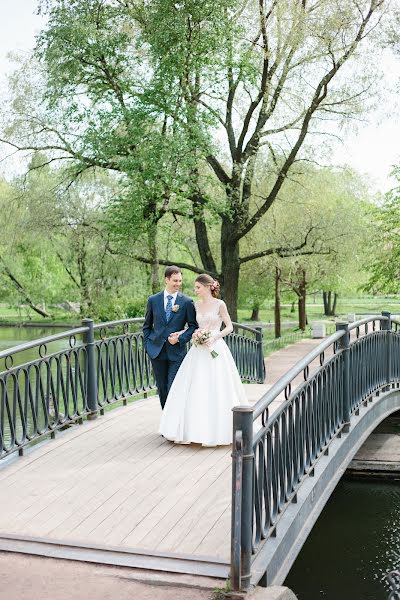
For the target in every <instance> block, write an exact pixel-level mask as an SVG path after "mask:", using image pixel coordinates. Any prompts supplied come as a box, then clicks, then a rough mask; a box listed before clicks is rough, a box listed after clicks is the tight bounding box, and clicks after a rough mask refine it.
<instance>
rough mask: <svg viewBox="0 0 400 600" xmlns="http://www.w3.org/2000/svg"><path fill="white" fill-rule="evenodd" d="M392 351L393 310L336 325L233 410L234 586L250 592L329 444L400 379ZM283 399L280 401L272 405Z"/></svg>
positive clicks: (396, 338) (399, 340) (395, 335)
mask: <svg viewBox="0 0 400 600" xmlns="http://www.w3.org/2000/svg"><path fill="white" fill-rule="evenodd" d="M394 348H395V349H396V351H397V350H400V324H399V323H397V322H395V321H393V320H392V319H391V317H390V314H389V313H383V314H382V315H381V316H376V317H371V318H368V319H364V320H362V321H358V322H356V323H352V324H351V325H349V324H347V323H338V324H337V331H336V332H335V333H334V334H333V335H331V336H330V337H328V338H327V339H325V340H324V341H323V342H321V344H319V346H318V347H317V348H315V349H314V350H313V351H311V352H310V353H309V354H307V355H306V356H305V357H304V358H303V359H302V360H300V361H299V362H298V363H297V364H296V365H295V366H294V367H292V368H291V369H290V370H289V371H288V372H287V373H286V374H285V375H284V376H283V377H282V378H281V379H280V380H279V381H278V382H277V383H276V384H275V385H274V386H273V387H272V388H271V389H270V390H269V391H268V392H267V393H266V394H265V395H264V396H263V398H261V399H260V400H259V401H258V402H257V403H256V404H255V405H254V406H253V407H235V408H234V409H233V410H234V419H233V453H232V460H233V475H232V477H233V480H234V481H235V485H234V486H233V492H232V515H234V514H235V515H236V517H235V518H232V532H231V536H232V549H231V581H232V587H233V589H235V590H247V589H249V586H250V578H251V565H252V562H253V560H254V559H255V557H256V556H257V554H258V552H259V551H260V549H261V547H262V546H263V545H264V544H265V543H268V539H269V538H270V537H271V536H275V535H276V528H277V526H278V523H279V520H280V518H281V517H282V516H283V514H284V512H285V511H286V509H287V508H288V507H289V506H290V504H291V503H292V502H296V497H297V496H296V495H297V492H298V490H299V488H300V486H301V485H302V483H303V482H304V481H305V479H306V478H307V477H308V476H310V475H312V474H313V472H314V468H315V465H316V464H317V462H318V461H319V460H320V459H321V457H322V456H323V455H324V454H327V453H328V448H329V445H330V444H331V443H332V441H333V440H334V439H335V438H336V437H338V436H340V435H341V434H342V432H346V431H348V428H349V422H350V418H351V415H352V414H353V413H357V411H358V410H359V408H360V405H361V404H362V403H365V402H368V399H369V398H370V397H371V396H372V395H373V394H374V393H379V390H382V389H385V388H386V386H388V384H389V383H390V382H391V381H393V380H398V379H399V375H400V367H399V365H398V363H399V361H398V360H396V361H393V360H392V352H393V349H394ZM397 356H398V355H397ZM292 388H295V389H294V391H292ZM277 400H279V401H280V404H279V405H278V406H275V407H272V403H273V402H274V401H277ZM238 461H239V462H240V464H241V465H242V466H241V477H240V478H239V479H238V478H237V472H238V470H237V462H238ZM238 504H240V507H241V508H240V516H239V517H238V515H237V513H238V509H237V505H238ZM237 539H240V540H241V542H240V552H239V549H238V545H237V542H236V540H237Z"/></svg>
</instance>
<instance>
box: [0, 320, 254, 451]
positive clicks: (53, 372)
mask: <svg viewBox="0 0 400 600" xmlns="http://www.w3.org/2000/svg"><path fill="white" fill-rule="evenodd" d="M143 321H144V319H142V318H141V319H126V320H120V321H110V322H107V323H100V324H96V325H94V323H93V321H92V320H91V319H84V320H83V321H82V327H78V328H75V329H71V330H69V331H64V332H61V333H58V334H56V335H52V336H48V337H45V338H41V339H39V340H34V341H32V342H27V343H25V344H21V345H19V346H15V347H12V348H9V349H8V350H4V351H2V352H0V393H1V401H0V458H2V457H4V456H7V455H8V454H11V453H12V452H16V451H18V452H19V453H20V454H23V449H24V447H25V446H26V445H27V444H30V443H32V442H35V441H36V440H38V439H41V438H43V437H44V436H49V435H50V436H51V437H54V436H55V434H56V431H57V430H58V429H61V428H63V427H65V426H67V425H69V424H72V423H75V422H77V421H78V422H82V420H83V418H84V417H85V418H88V419H91V418H96V417H97V415H98V413H100V414H104V410H105V408H106V407H107V406H108V405H111V404H114V403H117V402H122V403H124V404H126V403H127V400H128V399H129V398H134V397H137V396H140V395H143V396H146V395H147V393H148V392H149V391H150V390H153V389H155V387H156V386H155V380H154V376H153V371H152V367H151V363H150V360H149V358H148V356H147V354H146V352H145V349H144V344H143V332H142V324H143ZM234 327H235V330H234V332H233V333H232V334H231V335H230V336H229V337H228V339H227V342H228V345H229V346H230V348H231V349H232V352H233V356H234V358H235V360H236V364H237V366H238V370H239V373H240V375H241V377H242V379H243V380H244V381H249V382H252V381H260V382H261V381H264V360H263V355H262V333H261V329H251V328H250V327H246V326H243V325H240V324H238V323H235V324H234ZM55 342H56V343H63V344H64V343H65V346H66V347H65V348H62V349H61V350H60V349H59V348H57V349H55V348H54V343H55ZM27 351H29V352H30V354H32V352H33V353H34V356H33V357H32V356H29V357H28V358H27V355H26V352H27ZM36 353H37V354H36Z"/></svg>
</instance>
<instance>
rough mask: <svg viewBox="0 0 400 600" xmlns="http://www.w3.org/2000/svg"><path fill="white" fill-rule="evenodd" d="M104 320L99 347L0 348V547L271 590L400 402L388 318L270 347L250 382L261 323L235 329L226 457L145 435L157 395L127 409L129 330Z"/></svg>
mask: <svg viewBox="0 0 400 600" xmlns="http://www.w3.org/2000/svg"><path fill="white" fill-rule="evenodd" d="M107 326H108V324H106V325H104V324H103V325H102V326H101V330H102V331H103V333H102V334H101V335H100V339H98V340H97V341H96V340H95V338H94V335H93V333H94V328H93V324H92V325H89V326H88V325H84V326H83V327H82V328H81V330H75V332H74V333H73V334H70V333H69V332H68V334H65V333H64V334H59V337H63V335H64V336H65V335H69V346H70V347H69V348H68V349H66V350H62V351H59V350H58V351H55V352H50V353H49V352H48V351H47V343H48V342H50V341H51V342H54V341H55V339H54V338H55V337H57V336H52V339H51V340H50V339H49V340H48V341H46V340H40V341H39V342H38V343H37V347H38V349H39V355H40V358H39V359H36V360H34V361H31V362H28V363H26V362H24V361H22V364H14V355H13V351H12V350H9V351H4V352H3V353H0V359H2V358H3V359H4V360H5V367H4V370H3V372H2V373H1V378H0V383H1V385H2V404H1V407H0V408H1V411H0V417H1V419H0V423H1V430H0V433H1V443H2V452H3V459H2V460H1V462H0V494H1V497H2V511H1V513H0V550H8V551H13V552H22V553H27V554H36V555H40V556H49V557H57V558H65V559H71V560H78V561H85V562H95V563H101V564H109V565H120V566H129V567H134V568H140V569H147V570H153V571H158V572H166V573H184V574H191V575H193V576H198V577H200V576H208V577H212V578H215V580H216V582H217V581H218V582H221V581H223V580H225V579H227V578H228V577H229V576H230V577H231V583H232V585H233V587H234V589H242V590H247V589H249V588H250V586H251V585H256V584H261V585H271V584H280V583H282V582H283V580H284V578H285V576H286V574H287V572H288V570H289V569H290V565H291V564H292V562H293V561H294V559H295V557H296V555H297V553H298V551H299V550H300V548H301V546H302V544H303V542H304V540H305V539H306V537H307V535H308V533H309V531H310V529H311V527H312V526H313V523H314V522H315V520H316V519H317V517H318V515H319V514H320V512H321V510H322V509H323V506H324V504H325V502H326V501H327V499H328V498H329V495H330V493H331V492H332V491H333V489H334V487H335V485H336V483H337V481H338V480H339V479H340V477H341V475H342V473H343V471H344V469H345V468H346V466H347V464H348V463H349V462H350V460H351V458H352V457H353V455H354V454H355V452H356V451H357V449H358V447H360V445H361V444H362V443H363V441H364V440H365V439H366V438H367V437H368V435H369V434H370V433H371V431H372V430H373V428H374V427H375V426H376V425H377V424H378V423H379V422H380V421H381V420H382V419H383V418H385V416H387V415H388V414H390V413H391V412H393V411H395V410H397V409H398V408H399V407H400V395H399V393H398V392H397V390H398V388H399V386H400V366H399V365H400V363H399V361H398V360H397V356H398V353H399V351H400V323H399V322H397V321H395V320H392V319H391V317H390V315H383V316H378V317H373V318H371V319H366V320H364V321H363V322H358V323H355V324H353V325H351V326H350V328H349V326H348V325H339V326H338V331H337V332H336V333H335V334H334V335H332V336H330V338H328V339H327V340H325V341H323V342H321V343H319V342H318V341H317V340H313V341H311V340H309V341H302V342H300V343H299V344H296V346H295V347H289V348H286V349H284V350H281V351H279V352H277V353H275V354H274V355H273V356H271V357H269V358H268V363H267V380H266V381H264V382H262V378H261V376H263V374H264V371H265V370H264V365H263V364H261V360H260V357H262V354H261V349H262V340H261V339H260V335H259V332H257V331H255V330H251V329H250V328H243V332H242V333H240V334H239V333H238V332H237V331H236V332H235V333H234V335H233V337H232V338H231V340H230V342H229V343H230V345H231V349H232V351H233V354H234V356H235V360H236V363H237V364H238V366H239V371H240V373H241V376H242V378H243V379H245V380H247V381H249V382H251V383H247V384H245V385H246V391H247V395H248V398H249V402H250V404H252V405H254V408H253V409H251V410H248V411H247V412H246V411H245V412H244V413H243V414H240V411H239V412H236V411H234V419H233V439H234V440H235V446H234V450H233V453H232V449H231V448H230V447H218V448H206V447H201V446H199V445H195V444H192V445H175V444H173V443H171V442H168V441H167V440H165V439H163V438H162V437H161V436H160V435H159V434H158V433H157V430H158V423H159V418H160V408H159V402H158V399H157V397H156V396H149V397H145V398H141V399H136V400H134V401H132V402H129V403H128V398H129V397H130V396H134V395H135V393H136V394H138V393H140V392H145V395H146V394H148V393H152V392H151V390H152V388H153V384H152V382H151V373H150V372H149V370H148V364H147V363H146V357H145V355H144V353H143V347H142V346H140V344H139V343H138V340H140V335H141V334H140V333H132V334H131V333H129V332H128V331H126V330H124V331H123V333H122V334H121V335H119V336H112V337H108V336H107V335H105V334H104V331H105V329H106V327H107ZM368 328H370V329H368ZM79 333H84V336H85V337H84V340H83V344H82V345H79V346H76V340H75V337H76V335H78V334H79ZM30 344H31V345H32V346H33V345H34V343H29V344H28V345H30ZM25 346H26V345H25ZM19 350H23V348H21V347H20V349H19ZM14 352H15V351H14ZM302 356H304V358H301V360H300V361H298V359H299V358H300V357H302ZM10 357H11V358H12V360H11V361H10ZM296 361H297V363H296ZM293 363H296V365H295V366H293ZM91 378H92V379H91ZM94 383H95V385H94ZM272 384H273V385H272ZM94 392H95V395H94ZM374 400H375V401H374ZM121 403H123V404H127V403H128V405H127V406H120V404H121ZM106 409H107V410H106ZM98 412H100V413H101V414H102V415H103V416H101V417H98V418H95V419H93V417H94V416H96V414H97V413H98ZM84 416H87V417H88V418H87V419H84V418H83V417H84ZM253 424H255V426H254V425H253ZM6 434H7V435H6ZM48 435H51V437H53V438H54V439H53V440H52V441H48V440H44V441H40V440H41V438H43V437H46V436H48ZM32 440H33V441H38V442H39V443H37V444H36V445H32V443H31V442H32ZM16 450H19V454H20V456H17V455H16V453H15V451H16ZM249 459H250V460H249ZM232 474H234V479H233V480H232ZM232 481H233V482H234V485H232ZM232 514H233V515H234V518H232ZM232 542H233V543H232Z"/></svg>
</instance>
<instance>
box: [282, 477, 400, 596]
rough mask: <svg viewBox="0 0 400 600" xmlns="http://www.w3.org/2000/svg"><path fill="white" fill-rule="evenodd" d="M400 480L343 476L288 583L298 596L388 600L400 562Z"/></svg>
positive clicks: (301, 553)
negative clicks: (389, 580)
mask: <svg viewBox="0 0 400 600" xmlns="http://www.w3.org/2000/svg"><path fill="white" fill-rule="evenodd" d="M399 515H400V482H395V483H386V482H385V483H383V482H379V481H376V482H364V481H363V482H357V481H341V482H340V483H339V485H338V487H337V488H336V490H335V492H334V493H333V495H332V497H331V498H330V500H329V502H328V504H327V505H326V507H325V509H324V511H323V513H322V514H321V516H320V518H319V519H318V521H317V523H316V524H315V526H314V528H313V530H312V532H311V534H310V536H309V538H308V539H307V541H306V543H305V545H304V546H303V549H302V550H301V552H300V554H299V556H298V558H297V560H296V562H295V563H294V565H293V567H292V569H291V571H290V573H289V576H288V577H287V579H286V582H285V585H287V586H288V587H289V588H291V589H292V590H293V591H294V592H295V593H296V595H297V597H298V598H299V600H317V599H319V598H324V599H326V600H338V599H339V598H340V600H387V598H388V591H389V590H388V586H387V584H386V583H385V582H383V576H384V575H385V574H386V573H387V572H388V571H390V570H392V569H397V568H399V566H400V521H399Z"/></svg>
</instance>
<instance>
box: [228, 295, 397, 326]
mask: <svg viewBox="0 0 400 600" xmlns="http://www.w3.org/2000/svg"><path fill="white" fill-rule="evenodd" d="M320 300H321V297H320V296H318V297H317V301H316V302H315V303H314V302H312V301H310V302H308V303H307V317H308V321H309V322H311V321H319V320H332V321H334V320H335V318H334V317H325V315H324V306H323V304H322V303H321V302H320ZM382 311H389V312H391V313H393V314H395V315H400V296H374V297H361V298H339V301H338V304H337V310H336V312H337V317H338V318H345V319H346V318H347V315H348V314H350V313H355V314H356V315H366V314H380V313H381V312H382ZM250 314H251V310H246V309H243V308H240V309H239V311H238V316H239V321H241V322H242V321H249V320H250ZM281 317H282V322H284V321H290V322H297V306H296V305H295V310H294V312H291V304H282V307H281ZM260 322H262V323H273V322H274V304H273V302H272V301H267V302H265V303H264V306H263V307H262V308H261V310H260Z"/></svg>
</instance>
